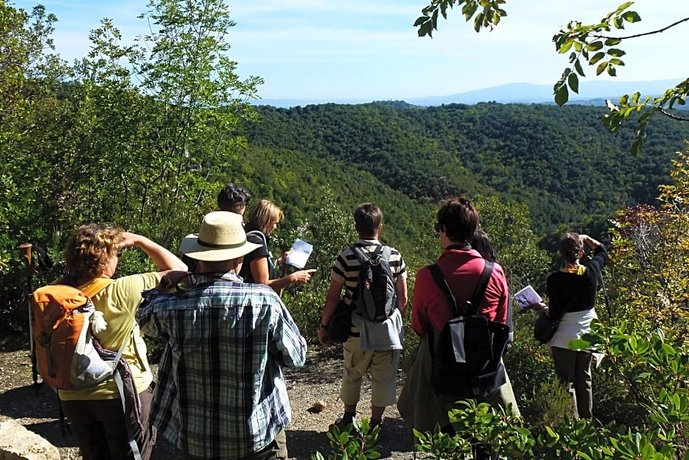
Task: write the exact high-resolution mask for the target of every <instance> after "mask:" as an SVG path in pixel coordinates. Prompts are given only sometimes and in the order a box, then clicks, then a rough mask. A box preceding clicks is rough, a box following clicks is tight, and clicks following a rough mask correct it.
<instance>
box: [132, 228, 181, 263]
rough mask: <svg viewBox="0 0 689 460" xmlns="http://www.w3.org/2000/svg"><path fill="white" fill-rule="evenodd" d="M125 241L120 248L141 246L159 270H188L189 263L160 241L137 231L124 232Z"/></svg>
mask: <svg viewBox="0 0 689 460" xmlns="http://www.w3.org/2000/svg"><path fill="white" fill-rule="evenodd" d="M123 235H124V241H122V245H121V247H120V249H124V248H139V249H141V250H142V251H144V252H145V253H146V255H147V256H148V257H150V258H151V260H152V261H153V263H154V264H155V266H156V267H157V268H158V271H160V272H164V271H168V270H181V271H187V265H186V264H185V263H184V262H182V261H181V260H180V259H179V257H177V256H176V255H174V254H173V253H172V252H170V251H168V250H167V249H165V248H164V247H162V246H161V245H159V244H158V243H155V242H154V241H151V240H150V239H148V238H146V237H145V236H142V235H137V234H136V233H130V232H124V233H123Z"/></svg>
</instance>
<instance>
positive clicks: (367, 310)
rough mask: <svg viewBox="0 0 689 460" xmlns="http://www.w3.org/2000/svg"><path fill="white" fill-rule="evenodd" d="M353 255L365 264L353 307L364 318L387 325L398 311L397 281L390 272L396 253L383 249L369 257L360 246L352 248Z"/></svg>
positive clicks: (355, 292)
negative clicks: (391, 258)
mask: <svg viewBox="0 0 689 460" xmlns="http://www.w3.org/2000/svg"><path fill="white" fill-rule="evenodd" d="M352 251H353V252H354V255H355V256H356V258H357V259H358V260H359V263H360V264H361V269H360V270H359V279H358V282H357V286H356V288H355V289H354V292H353V293H352V303H353V304H354V305H355V306H356V312H357V313H359V314H360V315H361V316H362V317H363V318H365V319H368V320H370V321H375V322H383V321H385V320H386V319H388V318H389V317H390V315H391V314H392V312H393V311H394V310H395V308H397V294H396V291H395V278H394V275H393V273H392V270H391V269H390V255H391V254H392V250H391V249H390V247H389V246H382V245H379V246H377V247H376V249H375V250H374V251H373V252H371V253H370V254H368V255H367V254H366V253H365V251H363V250H362V249H361V247H360V246H352Z"/></svg>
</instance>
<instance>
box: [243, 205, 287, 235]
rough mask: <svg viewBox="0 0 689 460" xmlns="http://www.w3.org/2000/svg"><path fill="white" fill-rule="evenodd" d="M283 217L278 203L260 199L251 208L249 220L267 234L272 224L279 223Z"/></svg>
mask: <svg viewBox="0 0 689 460" xmlns="http://www.w3.org/2000/svg"><path fill="white" fill-rule="evenodd" d="M283 217H285V215H284V214H283V212H282V209H280V208H279V207H278V205H276V204H275V203H273V202H272V201H270V200H261V201H259V202H258V203H256V206H254V208H253V209H252V210H251V215H250V216H249V222H250V223H251V225H253V226H254V227H256V228H257V229H259V230H260V231H262V232H263V233H265V234H266V235H267V234H268V233H270V230H272V229H273V228H272V225H273V224H278V223H280V221H281V220H282V219H283Z"/></svg>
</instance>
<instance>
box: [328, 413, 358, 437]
mask: <svg viewBox="0 0 689 460" xmlns="http://www.w3.org/2000/svg"><path fill="white" fill-rule="evenodd" d="M353 422H354V415H353V414H349V413H347V412H345V414H344V415H343V416H342V418H340V419H339V420H337V421H336V422H335V423H333V424H331V425H330V426H329V427H328V429H329V430H331V429H332V428H333V427H337V429H338V430H340V433H342V432H343V431H347V429H348V428H350V432H353V429H351V428H352V424H353Z"/></svg>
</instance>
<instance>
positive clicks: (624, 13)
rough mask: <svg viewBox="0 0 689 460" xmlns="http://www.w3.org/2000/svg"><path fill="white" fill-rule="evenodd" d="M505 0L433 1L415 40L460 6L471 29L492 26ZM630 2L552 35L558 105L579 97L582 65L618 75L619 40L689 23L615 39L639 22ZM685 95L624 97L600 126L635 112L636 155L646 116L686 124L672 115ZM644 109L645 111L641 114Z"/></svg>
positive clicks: (688, 84)
mask: <svg viewBox="0 0 689 460" xmlns="http://www.w3.org/2000/svg"><path fill="white" fill-rule="evenodd" d="M505 3H506V0H432V1H431V3H430V4H429V5H428V6H426V7H424V8H423V9H422V10H421V13H422V15H421V16H420V17H419V18H418V19H417V20H416V22H414V27H417V28H418V34H419V36H420V37H423V36H426V35H428V36H429V37H432V33H433V31H435V30H437V29H438V17H439V16H440V15H442V17H443V18H445V19H447V11H448V9H451V8H452V7H454V6H455V5H456V6H462V14H463V15H464V18H465V20H466V21H467V22H469V21H470V20H472V19H473V20H474V30H475V31H476V32H479V31H480V30H481V29H482V28H490V29H491V30H492V29H493V27H495V26H497V25H498V24H499V22H500V20H501V18H503V17H505V16H507V13H506V12H505V10H504V9H502V7H501V5H504V4H505ZM633 4H634V2H631V1H630V2H625V3H623V4H621V5H620V6H618V7H617V9H615V11H613V12H611V13H609V14H607V15H606V16H605V17H604V18H603V19H601V20H600V22H598V23H594V24H583V23H582V22H580V21H571V22H570V23H569V24H568V25H567V27H565V28H564V29H561V30H560V31H559V32H558V33H557V34H555V35H554V36H553V42H554V43H555V50H556V51H557V52H558V53H559V54H567V53H569V55H568V59H569V65H568V66H567V67H566V68H565V69H564V70H563V72H562V75H561V77H560V79H559V80H558V81H557V82H556V83H555V85H554V86H553V95H554V100H555V103H557V105H559V106H562V105H564V104H566V103H567V102H568V101H569V95H570V91H573V92H575V93H577V94H578V93H579V79H580V78H581V77H585V76H586V74H585V72H584V65H583V64H586V65H588V66H595V73H596V76H598V75H601V74H603V73H607V74H608V75H609V76H611V77H615V76H617V69H618V68H619V67H623V66H624V65H625V61H624V59H623V58H624V56H625V55H626V52H625V51H624V50H623V49H621V48H619V45H620V43H622V42H623V41H624V40H630V39H634V38H640V37H647V36H649V35H654V34H660V33H663V32H665V31H667V30H669V29H671V28H673V27H677V26H678V25H680V24H683V23H685V22H688V21H689V17H688V18H683V19H680V20H678V21H675V22H674V23H672V24H669V25H667V26H665V27H662V28H660V29H656V30H652V31H648V32H643V33H638V34H633V35H626V36H614V35H611V34H610V32H611V31H613V30H623V29H624V28H625V26H626V25H628V24H634V23H637V22H640V21H641V17H640V16H639V14H638V13H637V12H636V11H631V10H630V9H629V8H630V7H631V6H632V5H633ZM688 95H689V79H688V80H684V81H683V82H681V83H679V84H678V85H677V86H675V87H674V88H670V89H668V90H666V91H665V93H664V94H663V95H662V96H660V97H650V96H647V97H644V98H642V97H641V95H640V94H639V93H634V94H633V95H632V96H629V95H627V94H625V95H623V96H622V97H621V98H620V100H619V102H618V103H617V104H613V103H611V102H610V101H607V107H608V109H609V111H610V112H609V113H608V114H606V115H605V116H604V119H603V124H604V125H605V126H606V127H607V128H608V129H609V130H611V131H613V132H614V131H616V130H617V129H618V128H619V127H620V126H621V125H622V123H623V122H624V121H625V120H626V119H627V118H629V117H631V116H632V115H634V114H637V113H639V117H638V119H637V129H636V133H635V138H634V141H633V142H632V145H631V147H630V151H631V153H632V154H634V155H636V154H638V153H639V152H640V151H641V149H642V147H643V145H644V143H645V141H646V129H647V127H648V121H649V119H650V117H652V116H653V115H655V114H661V115H664V116H667V117H669V118H671V119H673V120H679V121H689V118H685V117H681V116H679V115H677V114H675V113H673V112H672V111H671V110H672V109H673V108H674V106H675V104H677V105H684V104H685V103H686V98H687V96H688ZM644 109H647V110H644Z"/></svg>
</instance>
